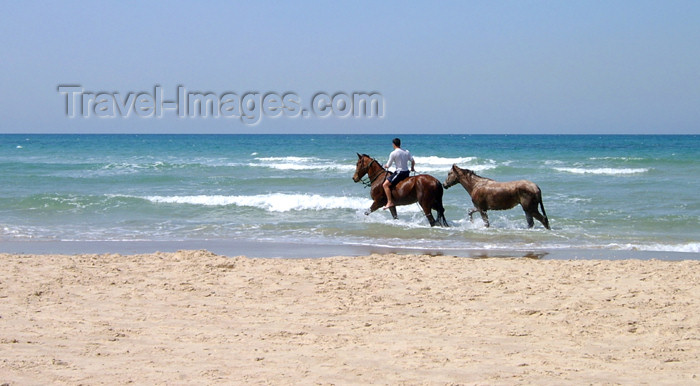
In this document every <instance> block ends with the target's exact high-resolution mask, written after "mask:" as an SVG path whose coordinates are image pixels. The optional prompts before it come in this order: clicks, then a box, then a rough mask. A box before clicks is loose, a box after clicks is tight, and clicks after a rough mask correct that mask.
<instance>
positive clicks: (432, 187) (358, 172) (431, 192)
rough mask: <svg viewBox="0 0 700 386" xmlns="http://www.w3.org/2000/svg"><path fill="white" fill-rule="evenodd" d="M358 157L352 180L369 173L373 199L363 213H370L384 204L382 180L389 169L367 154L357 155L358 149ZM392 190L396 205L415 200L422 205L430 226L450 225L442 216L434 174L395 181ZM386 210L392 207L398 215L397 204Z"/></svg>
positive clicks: (443, 213) (392, 213) (407, 203)
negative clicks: (434, 214) (434, 211)
mask: <svg viewBox="0 0 700 386" xmlns="http://www.w3.org/2000/svg"><path fill="white" fill-rule="evenodd" d="M357 158H358V160H357V166H356V167H355V174H354V175H353V176H352V180H353V181H355V182H359V181H360V180H361V179H362V177H364V176H365V174H366V175H367V176H368V177H369V186H370V192H369V194H370V197H372V200H374V202H373V203H372V206H371V207H370V208H369V210H367V211H366V212H365V214H366V215H369V214H370V213H372V212H374V211H375V210H377V209H379V208H381V207H382V206H384V205H385V204H386V201H387V200H386V193H385V192H384V188H383V187H382V184H383V183H384V180H385V178H386V176H387V174H388V173H389V171H387V170H386V169H384V167H383V166H382V165H381V164H380V163H379V162H377V161H376V160H375V159H374V158H372V157H370V156H368V155H367V154H362V155H360V153H358V154H357ZM391 192H392V195H391V196H392V198H393V200H394V203H395V204H396V205H410V204H413V203H415V202H418V204H419V205H420V207H421V208H422V209H423V213H425V217H427V218H428V221H430V226H435V225H440V226H449V225H448V224H447V220H446V219H445V208H443V206H442V192H443V190H442V184H440V181H438V179H437V178H435V177H433V176H429V175H427V174H419V175H417V176H413V177H408V178H406V179H405V180H403V181H401V182H399V183H398V184H396V186H395V187H394V188H392V191H391ZM432 209H435V210H436V211H437V221H435V218H433V213H432V212H431V210H432ZM389 210H391V215H392V216H393V217H394V219H396V218H398V217H397V216H396V207H391V208H389Z"/></svg>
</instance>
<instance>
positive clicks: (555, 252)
mask: <svg viewBox="0 0 700 386" xmlns="http://www.w3.org/2000/svg"><path fill="white" fill-rule="evenodd" d="M180 250H208V251H210V252H212V253H215V254H217V255H222V256H228V257H233V256H247V257H251V258H289V259H298V258H324V257H332V256H340V255H342V256H366V255H371V254H400V255H431V256H443V255H444V256H457V257H470V258H491V257H523V258H533V259H547V260H592V259H602V260H627V259H640V260H650V259H656V260H666V261H680V260H700V253H698V252H673V251H647V250H619V249H607V248H595V249H594V248H589V249H585V248H531V249H507V248H504V249H478V248H474V249H467V248H464V249H458V248H444V249H440V248H420V247H418V248H413V247H393V246H372V245H358V244H330V243H329V244H301V243H293V242H276V241H252V240H236V239H230V240H171V241H148V240H128V241H58V240H45V241H36V240H32V241H26V240H21V241H15V240H3V241H2V242H0V253H10V254H66V255H74V254H84V253H91V254H105V253H119V254H144V253H157V252H171V253H172V252H177V251H180Z"/></svg>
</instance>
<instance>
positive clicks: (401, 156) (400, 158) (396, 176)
mask: <svg viewBox="0 0 700 386" xmlns="http://www.w3.org/2000/svg"><path fill="white" fill-rule="evenodd" d="M392 143H393V146H394V151H392V152H391V154H389V161H387V163H386V165H384V168H386V169H388V168H389V167H391V164H392V163H396V172H394V173H392V174H389V175H388V176H387V178H386V180H385V181H384V185H383V186H384V192H386V206H384V208H383V209H388V208H391V207H392V206H394V205H395V204H394V202H393V201H392V198H391V187H392V186H396V184H398V183H399V182H400V181H401V180H404V179H406V178H407V177H408V176H409V175H410V172H409V171H408V161H411V172H415V171H416V169H415V166H416V161H415V160H414V159H413V156H412V155H411V152H409V151H408V150H404V149H402V148H401V140H400V139H398V138H394V140H393V141H392Z"/></svg>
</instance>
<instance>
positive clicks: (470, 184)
mask: <svg viewBox="0 0 700 386" xmlns="http://www.w3.org/2000/svg"><path fill="white" fill-rule="evenodd" d="M481 180H482V178H481V177H479V176H477V175H476V174H471V175H470V174H467V173H463V174H462V175H461V176H460V178H459V183H460V184H462V186H464V189H466V190H467V193H469V194H472V189H474V187H475V186H476V185H477V184H478V183H479V182H481Z"/></svg>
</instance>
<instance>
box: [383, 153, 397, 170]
mask: <svg viewBox="0 0 700 386" xmlns="http://www.w3.org/2000/svg"><path fill="white" fill-rule="evenodd" d="M395 156H396V154H395V153H394V152H393V151H392V152H391V154H389V160H388V161H386V165H384V169H389V168H390V167H391V164H393V163H394V157H395Z"/></svg>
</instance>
